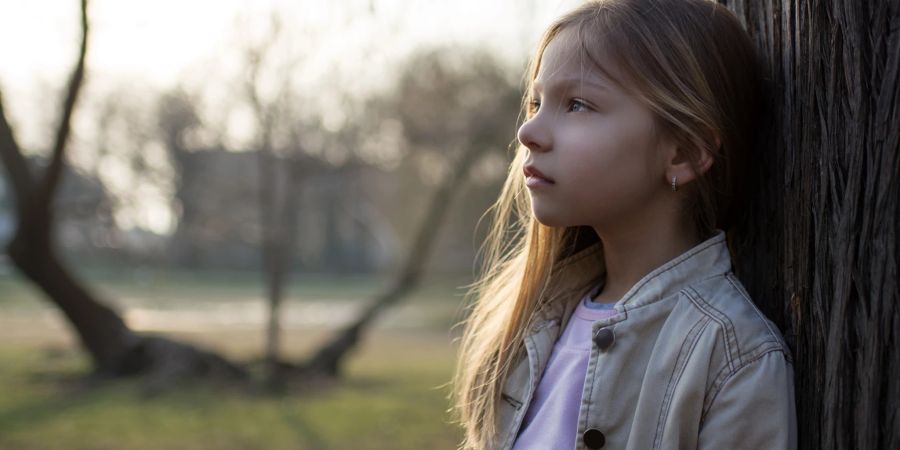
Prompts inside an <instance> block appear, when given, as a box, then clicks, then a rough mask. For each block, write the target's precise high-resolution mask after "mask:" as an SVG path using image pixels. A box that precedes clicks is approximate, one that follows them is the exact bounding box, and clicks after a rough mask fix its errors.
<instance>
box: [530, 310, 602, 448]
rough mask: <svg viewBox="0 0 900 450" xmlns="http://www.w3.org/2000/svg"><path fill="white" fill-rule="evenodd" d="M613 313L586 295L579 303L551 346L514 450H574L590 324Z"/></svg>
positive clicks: (588, 355) (589, 342) (588, 349)
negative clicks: (545, 365)
mask: <svg viewBox="0 0 900 450" xmlns="http://www.w3.org/2000/svg"><path fill="white" fill-rule="evenodd" d="M616 313H617V312H616V310H614V309H613V304H612V303H609V304H606V303H595V302H593V301H591V297H590V296H589V295H588V296H585V298H584V299H583V300H582V301H581V302H579V303H578V306H577V307H576V308H575V311H574V312H573V313H572V318H571V319H570V320H569V323H568V324H567V325H566V328H565V330H563V332H562V334H561V335H560V336H559V339H557V341H556V344H555V345H554V346H553V351H552V352H551V353H550V359H549V360H548V362H547V367H546V368H545V369H544V374H543V375H542V376H541V381H540V384H538V388H537V391H535V394H534V398H533V399H532V401H531V405H529V407H528V411H527V412H526V413H525V418H524V421H523V422H522V428H520V431H519V436H518V437H517V438H516V443H515V445H514V446H513V450H529V449H535V450H536V449H540V450H571V449H573V448H575V433H576V431H577V429H578V412H579V409H580V405H581V392H582V391H583V389H584V377H585V373H586V372H587V364H588V359H589V358H590V354H591V345H592V341H591V331H592V329H591V325H592V324H593V323H594V322H596V321H598V320H601V319H605V318H608V317H612V316H614V315H616Z"/></svg>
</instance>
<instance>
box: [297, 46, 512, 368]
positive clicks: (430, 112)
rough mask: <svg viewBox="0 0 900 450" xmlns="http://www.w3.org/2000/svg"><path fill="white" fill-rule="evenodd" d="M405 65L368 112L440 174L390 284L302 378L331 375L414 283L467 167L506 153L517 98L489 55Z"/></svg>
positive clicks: (439, 57)
mask: <svg viewBox="0 0 900 450" xmlns="http://www.w3.org/2000/svg"><path fill="white" fill-rule="evenodd" d="M404 67H405V70H404V71H403V72H402V73H401V74H400V76H399V77H398V80H397V89H396V90H395V91H393V92H391V93H390V94H389V97H388V98H387V99H383V100H381V101H376V102H375V103H376V106H375V108H376V110H379V111H381V110H385V111H390V113H389V114H391V115H393V116H394V118H395V119H398V120H400V122H401V123H402V124H403V126H404V134H405V136H406V139H407V140H408V141H409V143H408V146H409V147H410V148H411V149H412V151H413V152H416V151H418V152H420V153H425V152H432V153H435V154H437V155H438V158H439V159H438V161H439V164H440V165H441V166H442V167H443V170H442V171H441V172H443V173H444V176H443V178H442V179H441V181H440V183H439V184H438V185H437V186H436V188H435V190H434V192H433V193H432V195H431V199H430V201H429V203H428V206H427V208H426V209H425V211H424V213H423V214H422V216H421V219H420V221H419V222H418V223H419V225H418V227H417V229H416V232H415V234H414V236H413V238H412V239H411V240H410V242H409V244H408V245H409V247H408V248H407V252H406V256H405V258H404V260H403V262H402V264H401V265H400V268H399V270H398V272H397V273H396V274H395V276H394V279H393V281H392V283H391V284H390V285H389V286H388V288H387V289H386V290H385V291H384V292H382V293H380V294H379V295H377V296H376V297H375V298H373V299H372V300H371V301H370V303H369V305H368V306H366V307H365V308H364V309H363V310H362V311H361V312H360V313H359V314H358V316H357V317H356V319H355V320H353V321H352V322H351V323H349V324H348V325H346V326H345V327H343V328H342V329H341V330H340V331H338V332H337V333H336V334H335V335H334V336H333V337H332V339H330V340H329V341H327V342H325V343H324V344H323V345H322V346H321V347H320V348H319V349H318V350H317V351H316V352H314V354H313V356H312V357H311V358H310V359H309V360H308V361H306V362H305V363H304V364H303V365H302V366H301V370H302V371H304V372H305V373H315V374H324V375H327V376H335V375H338V374H339V372H340V365H341V363H342V362H343V361H344V359H345V357H346V355H347V354H348V353H349V352H350V351H351V350H353V349H354V348H355V347H356V345H357V344H358V343H359V340H360V339H361V337H362V335H363V334H364V332H365V331H366V330H367V329H368V327H369V326H370V325H371V324H372V322H374V321H375V320H376V319H377V318H378V317H379V316H380V314H381V313H382V312H384V311H385V310H387V309H388V308H390V307H391V306H392V305H394V304H396V303H398V302H400V301H401V300H403V299H404V298H405V297H406V296H407V295H408V294H409V293H410V292H412V291H413V290H414V289H415V288H416V287H417V286H418V285H419V284H420V283H421V280H422V276H423V275H424V274H425V269H426V267H427V265H428V260H429V257H430V255H431V253H432V251H433V249H434V246H435V243H436V240H437V238H438V236H439V235H440V231H441V229H442V227H443V225H444V224H445V222H446V219H447V215H448V213H449V211H450V207H451V205H452V204H453V201H454V200H455V199H456V197H458V194H459V193H460V192H462V191H463V189H462V187H463V186H464V185H465V184H466V183H467V182H468V181H469V180H468V178H469V175H470V172H471V171H472V168H473V166H475V165H476V164H477V163H478V162H479V161H481V160H483V159H484V158H485V157H486V156H487V155H489V154H490V153H492V152H498V153H499V151H501V150H503V149H505V148H506V147H507V146H508V143H509V142H510V141H511V139H512V137H513V135H514V130H515V118H516V111H517V105H518V101H519V98H520V92H519V90H518V88H517V86H516V85H515V83H514V82H511V80H510V79H508V78H507V76H506V74H507V72H506V71H505V70H504V69H503V68H501V67H499V66H498V64H497V62H496V60H495V59H493V57H491V56H489V55H486V54H483V53H480V52H472V53H466V52H459V51H451V50H446V49H436V50H430V51H425V52H422V53H419V54H416V55H413V57H411V58H410V59H409V61H408V62H407V63H406V65H405V66H404ZM415 156H417V155H415V154H413V155H410V157H415ZM418 156H420V155H418ZM497 176H498V178H499V176H500V174H499V173H498V174H497Z"/></svg>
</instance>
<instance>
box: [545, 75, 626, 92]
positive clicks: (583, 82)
mask: <svg viewBox="0 0 900 450" xmlns="http://www.w3.org/2000/svg"><path fill="white" fill-rule="evenodd" d="M571 86H589V87H593V88H594V89H597V90H601V91H610V88H609V86H607V85H606V84H603V83H598V82H596V81H592V80H590V79H585V78H582V77H570V78H563V79H561V80H557V81H555V82H553V83H550V87H555V88H557V89H560V88H565V87H571ZM532 87H533V89H534V90H536V91H540V90H541V87H542V85H541V83H539V82H537V81H535V82H534V83H533V85H532Z"/></svg>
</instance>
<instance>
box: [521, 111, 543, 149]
mask: <svg viewBox="0 0 900 450" xmlns="http://www.w3.org/2000/svg"><path fill="white" fill-rule="evenodd" d="M544 122H545V120H543V118H542V117H541V113H540V112H538V113H537V114H536V115H534V116H532V117H531V118H530V119H528V120H526V121H525V123H523V124H522V126H520V127H519V131H518V133H516V138H518V139H519V143H521V144H522V145H524V146H525V147H528V149H529V150H531V151H533V152H546V151H549V150H550V145H551V140H550V130H548V129H547V126H546V124H545V123H544Z"/></svg>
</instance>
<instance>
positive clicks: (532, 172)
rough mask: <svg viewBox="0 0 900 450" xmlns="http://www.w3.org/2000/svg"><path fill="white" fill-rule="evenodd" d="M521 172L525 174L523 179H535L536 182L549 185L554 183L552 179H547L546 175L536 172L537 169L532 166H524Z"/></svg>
mask: <svg viewBox="0 0 900 450" xmlns="http://www.w3.org/2000/svg"><path fill="white" fill-rule="evenodd" d="M523 172H524V174H525V178H529V179H535V180H536V181H543V182H547V183H550V184H553V183H555V181H553V179H552V178H550V177H548V176H547V175H544V174H543V173H541V171H540V170H537V168H536V167H534V166H531V165H529V166H525V168H524V169H523Z"/></svg>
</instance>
